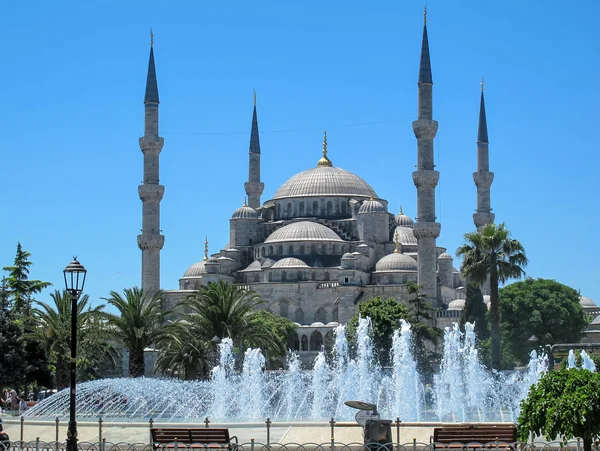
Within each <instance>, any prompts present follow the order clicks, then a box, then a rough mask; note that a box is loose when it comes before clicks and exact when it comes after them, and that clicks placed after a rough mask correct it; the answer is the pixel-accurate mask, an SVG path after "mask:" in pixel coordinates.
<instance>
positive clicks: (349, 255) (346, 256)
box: [342, 252, 356, 260]
mask: <svg viewBox="0 0 600 451" xmlns="http://www.w3.org/2000/svg"><path fill="white" fill-rule="evenodd" d="M348 258H350V259H354V258H356V257H355V256H354V255H353V254H351V253H350V252H346V253H345V254H344V255H342V260H345V259H348Z"/></svg>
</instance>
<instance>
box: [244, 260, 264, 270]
mask: <svg viewBox="0 0 600 451" xmlns="http://www.w3.org/2000/svg"><path fill="white" fill-rule="evenodd" d="M261 268H262V267H261V265H260V262H259V261H258V260H254V261H253V262H252V263H250V264H249V265H248V267H247V268H246V269H244V270H242V271H260V270H261Z"/></svg>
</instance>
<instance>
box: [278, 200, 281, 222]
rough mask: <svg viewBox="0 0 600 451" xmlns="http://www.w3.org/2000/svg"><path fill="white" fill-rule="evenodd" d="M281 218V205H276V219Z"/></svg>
mask: <svg viewBox="0 0 600 451" xmlns="http://www.w3.org/2000/svg"><path fill="white" fill-rule="evenodd" d="M279 218H281V204H277V219H279Z"/></svg>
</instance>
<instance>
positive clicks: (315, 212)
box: [313, 200, 319, 216]
mask: <svg viewBox="0 0 600 451" xmlns="http://www.w3.org/2000/svg"><path fill="white" fill-rule="evenodd" d="M313 215H315V216H318V215H319V202H317V201H316V200H315V201H314V202H313Z"/></svg>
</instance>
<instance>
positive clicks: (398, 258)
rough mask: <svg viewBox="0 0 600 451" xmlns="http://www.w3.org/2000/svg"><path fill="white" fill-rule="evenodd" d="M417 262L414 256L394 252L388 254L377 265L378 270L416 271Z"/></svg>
mask: <svg viewBox="0 0 600 451" xmlns="http://www.w3.org/2000/svg"><path fill="white" fill-rule="evenodd" d="M416 270H417V262H416V261H415V259H414V258H412V257H409V256H408V255H404V254H401V253H399V252H394V253H393V254H389V255H386V256H385V257H383V258H382V259H381V260H379V261H378V262H377V264H376V265H375V271H377V272H393V271H416Z"/></svg>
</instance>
